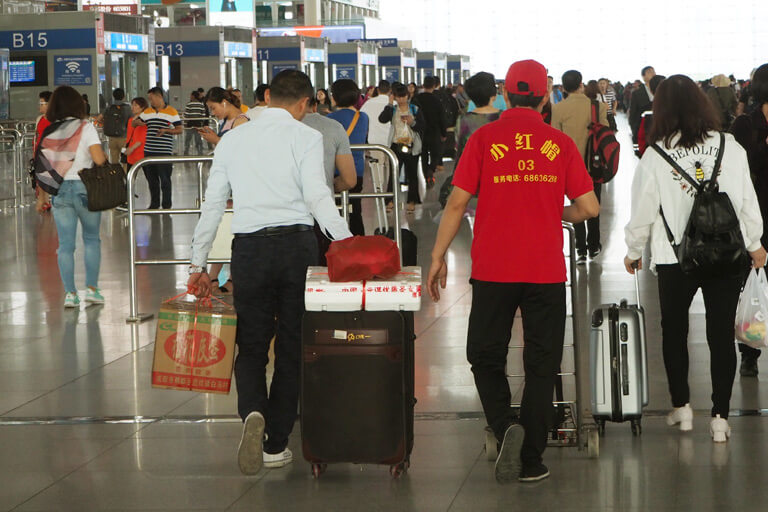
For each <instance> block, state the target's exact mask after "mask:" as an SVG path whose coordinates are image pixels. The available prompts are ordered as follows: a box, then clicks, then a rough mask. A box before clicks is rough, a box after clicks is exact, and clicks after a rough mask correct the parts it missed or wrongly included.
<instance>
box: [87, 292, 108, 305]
mask: <svg viewBox="0 0 768 512" xmlns="http://www.w3.org/2000/svg"><path fill="white" fill-rule="evenodd" d="M85 302H87V303H88V304H104V296H103V295H102V294H101V290H99V289H98V288H88V291H87V292H85Z"/></svg>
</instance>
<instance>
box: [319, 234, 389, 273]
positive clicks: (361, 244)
mask: <svg viewBox="0 0 768 512" xmlns="http://www.w3.org/2000/svg"><path fill="white" fill-rule="evenodd" d="M325 257H326V259H327V260H328V278H329V279H330V280H331V281H333V282H348V281H367V280H370V279H374V278H380V279H387V278H390V277H392V276H394V275H395V274H397V273H398V272H399V271H400V251H399V250H398V249H397V244H395V242H394V241H392V240H390V239H389V238H387V237H385V236H378V235H376V236H353V237H352V238H347V239H346V240H340V241H338V242H333V243H332V244H331V248H330V249H328V252H327V253H326V255H325Z"/></svg>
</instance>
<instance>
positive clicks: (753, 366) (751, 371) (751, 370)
mask: <svg viewBox="0 0 768 512" xmlns="http://www.w3.org/2000/svg"><path fill="white" fill-rule="evenodd" d="M757 373H758V372H757V358H756V357H749V356H748V357H744V356H741V366H740V367H739V375H741V376H742V377H757Z"/></svg>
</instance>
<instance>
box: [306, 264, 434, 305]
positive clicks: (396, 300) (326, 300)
mask: <svg viewBox="0 0 768 512" xmlns="http://www.w3.org/2000/svg"><path fill="white" fill-rule="evenodd" d="M304 304H305V308H306V310H307V311H361V310H363V309H365V311H419V310H420V309H421V267H404V268H403V269H402V270H401V271H400V272H398V273H397V275H395V276H393V277H391V278H389V279H375V280H372V281H353V282H349V283H334V282H331V281H330V280H329V278H328V269H326V268H325V267H309V269H308V270H307V283H306V288H305V291H304Z"/></svg>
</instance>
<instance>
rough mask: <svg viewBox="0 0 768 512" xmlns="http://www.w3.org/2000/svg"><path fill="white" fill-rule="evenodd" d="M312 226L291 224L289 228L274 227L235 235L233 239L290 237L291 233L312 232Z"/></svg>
mask: <svg viewBox="0 0 768 512" xmlns="http://www.w3.org/2000/svg"><path fill="white" fill-rule="evenodd" d="M312 229H313V227H312V226H307V225H306V224H293V225H291V226H274V227H271V228H264V229H260V230H258V231H254V232H253V233H235V238H251V237H255V236H256V237H267V236H280V235H290V234H293V233H301V232H302V231H312Z"/></svg>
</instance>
